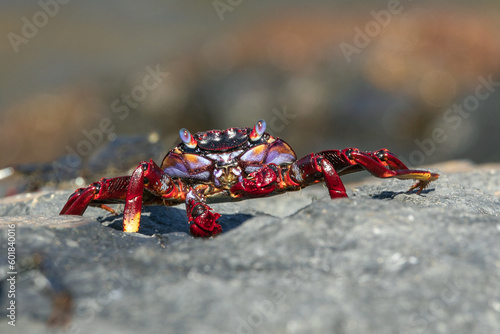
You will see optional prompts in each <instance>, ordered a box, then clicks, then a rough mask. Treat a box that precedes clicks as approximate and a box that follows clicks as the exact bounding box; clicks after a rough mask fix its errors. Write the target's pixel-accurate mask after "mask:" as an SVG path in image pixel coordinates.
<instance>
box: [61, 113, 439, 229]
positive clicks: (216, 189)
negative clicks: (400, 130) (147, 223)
mask: <svg viewBox="0 0 500 334" xmlns="http://www.w3.org/2000/svg"><path fill="white" fill-rule="evenodd" d="M265 129H266V122H265V121H264V120H260V121H258V122H257V124H256V125H255V126H254V127H253V128H229V129H226V130H210V131H205V132H198V133H195V134H193V135H192V134H191V133H189V131H188V130H186V129H181V130H180V132H179V134H180V137H181V139H182V143H180V144H179V145H178V146H177V147H176V148H174V149H173V150H171V151H170V152H168V153H167V155H166V156H165V158H164V159H163V162H162V164H161V167H159V166H158V165H157V164H156V163H155V162H154V161H153V160H150V161H149V162H146V161H143V162H141V163H140V164H139V166H137V168H136V169H135V171H134V172H133V173H132V176H121V177H115V178H110V179H106V178H103V179H101V180H100V181H98V182H94V183H92V184H91V185H90V186H88V187H87V188H80V189H78V190H76V191H75V192H74V193H73V194H72V195H71V196H70V197H69V199H68V202H67V203H66V205H65V206H64V208H63V209H62V211H61V214H67V215H72V214H74V215H82V214H83V213H84V212H85V209H86V208H87V207H88V206H89V205H91V206H99V207H102V208H104V209H107V210H110V211H112V209H110V208H109V207H107V206H106V205H105V204H110V203H119V202H122V203H123V202H125V209H124V213H123V230H124V231H125V232H137V231H138V230H139V225H140V217H141V209H142V205H161V204H163V205H168V206H171V205H177V204H180V203H186V212H187V217H188V220H189V223H190V224H191V226H190V231H191V234H192V235H193V236H197V237H211V236H215V235H217V234H219V233H221V231H222V229H221V226H220V225H219V224H218V223H217V219H218V218H219V217H220V214H218V213H215V212H212V209H211V208H210V207H209V206H208V205H207V204H206V203H214V202H225V201H235V200H242V199H247V198H255V197H265V196H270V195H274V194H279V193H284V192H286V191H293V190H299V189H301V188H304V187H306V186H308V185H310V184H313V183H318V182H325V183H326V186H327V188H328V191H329V193H330V197H331V198H332V199H333V198H339V197H347V194H346V191H345V188H344V185H343V184H342V181H341V180H340V177H339V176H340V175H345V174H349V173H353V172H357V171H361V170H367V171H368V172H370V173H371V174H372V175H374V176H376V177H381V178H390V177H395V178H398V179H414V180H418V182H417V183H416V184H415V185H414V186H413V187H411V188H410V190H409V191H411V190H413V189H416V188H418V189H419V190H418V192H417V194H418V193H420V192H421V191H422V190H423V189H424V188H425V187H426V186H427V185H428V184H429V182H431V181H434V180H436V179H437V178H438V177H439V174H436V173H431V172H429V171H424V170H410V169H408V167H406V166H405V165H404V164H403V163H402V162H401V161H400V160H399V159H398V158H396V157H395V156H394V155H393V154H392V153H390V152H389V151H388V150H386V149H381V150H378V151H374V152H361V151H360V150H358V149H356V148H348V149H343V150H327V151H321V152H318V153H311V154H309V155H306V156H305V157H303V158H301V159H299V160H297V157H296V155H295V152H294V151H293V150H292V148H291V147H290V146H289V145H288V144H287V143H286V142H284V141H283V140H281V139H279V138H275V137H273V136H271V135H270V134H268V133H266V132H265Z"/></svg>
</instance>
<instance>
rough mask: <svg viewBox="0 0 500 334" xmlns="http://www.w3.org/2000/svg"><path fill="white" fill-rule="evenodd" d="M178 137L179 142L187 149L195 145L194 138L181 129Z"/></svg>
mask: <svg viewBox="0 0 500 334" xmlns="http://www.w3.org/2000/svg"><path fill="white" fill-rule="evenodd" d="M179 137H181V140H182V142H183V143H184V145H186V146H187V147H189V148H195V147H196V145H197V143H196V139H194V137H193V136H192V135H191V133H190V132H189V131H188V130H186V129H184V128H182V129H180V130H179Z"/></svg>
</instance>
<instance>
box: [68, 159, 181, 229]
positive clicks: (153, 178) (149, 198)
mask: <svg viewBox="0 0 500 334" xmlns="http://www.w3.org/2000/svg"><path fill="white" fill-rule="evenodd" d="M144 190H147V192H145V191H144ZM145 196H146V197H145ZM164 199H170V200H173V201H174V202H182V201H184V197H183V192H182V185H181V184H180V183H176V182H174V181H173V180H172V179H171V178H170V177H169V176H168V175H167V174H165V173H164V172H163V170H162V169H161V168H160V167H158V165H157V164H156V163H155V162H154V161H153V160H150V161H149V162H146V161H143V162H141V163H140V164H139V166H138V167H137V168H136V169H135V170H134V172H133V173H132V176H122V177H115V178H110V179H101V180H100V181H98V182H94V183H92V184H91V185H90V186H89V187H87V188H80V189H78V190H76V191H75V193H73V194H72V195H71V196H70V197H69V199H68V202H67V203H66V205H65V206H64V207H63V209H62V210H61V213H60V214H62V215H82V214H83V213H84V212H85V210H86V209H87V207H88V206H89V205H91V206H102V204H104V203H118V202H123V201H125V209H124V212H123V231H125V232H137V231H138V230H139V224H140V215H141V211H142V205H143V204H161V203H163V200H164Z"/></svg>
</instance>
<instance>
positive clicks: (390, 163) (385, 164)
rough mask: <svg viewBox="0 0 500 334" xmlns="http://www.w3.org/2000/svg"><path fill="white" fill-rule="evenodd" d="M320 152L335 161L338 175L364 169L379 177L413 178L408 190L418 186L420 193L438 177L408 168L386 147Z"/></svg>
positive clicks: (434, 174)
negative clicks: (415, 181)
mask: <svg viewBox="0 0 500 334" xmlns="http://www.w3.org/2000/svg"><path fill="white" fill-rule="evenodd" d="M320 154H324V155H325V156H328V159H329V160H334V161H336V162H337V164H338V166H336V167H337V168H338V169H339V170H341V172H340V173H339V174H340V175H343V174H348V173H351V172H354V171H358V170H360V167H361V168H362V169H365V170H366V171H368V172H369V173H370V174H372V175H373V176H376V177H380V178H393V177H394V178H397V179H400V180H407V179H413V180H418V182H417V183H416V184H415V185H413V186H412V187H411V188H410V189H409V190H408V191H411V190H413V189H415V188H419V190H418V192H417V193H420V192H421V191H422V190H423V189H424V188H425V187H426V186H427V185H428V184H429V183H430V182H431V181H435V180H437V179H438V177H439V174H437V173H431V172H429V171H423V170H412V169H408V167H406V165H405V164H404V163H403V162H401V161H400V160H399V159H398V158H396V156H394V155H393V154H392V153H390V152H389V151H388V150H386V149H381V150H378V151H375V152H361V151H360V150H358V149H355V148H349V149H344V150H342V151H334V150H332V151H323V152H320Z"/></svg>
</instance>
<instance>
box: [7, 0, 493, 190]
mask: <svg viewBox="0 0 500 334" xmlns="http://www.w3.org/2000/svg"><path fill="white" fill-rule="evenodd" d="M0 6H1V10H0V27H1V31H3V35H4V38H2V42H0V55H1V59H2V61H1V62H0V85H1V89H0V171H3V172H2V173H0V178H4V179H5V178H6V177H5V175H8V174H10V173H11V172H12V170H7V169H5V168H6V167H9V166H17V165H18V164H28V166H27V167H26V165H23V167H20V168H17V170H21V171H24V172H26V173H24V174H23V177H25V175H31V177H32V178H33V175H35V176H34V178H38V179H40V177H39V175H38V174H36V173H35V172H34V171H35V170H38V171H40V170H45V171H46V172H50V173H52V175H51V176H50V177H48V176H46V173H45V172H44V173H45V174H44V175H45V176H44V178H47V179H49V180H54V179H55V180H57V179H61V178H62V179H64V178H65V177H66V175H70V177H76V176H84V177H85V180H84V181H81V180H80V183H82V182H88V181H92V180H90V179H91V178H95V177H96V176H98V177H100V176H109V175H110V173H111V172H109V173H104V172H103V169H102V168H100V167H99V168H97V169H96V167H95V166H96V164H98V165H99V164H100V165H103V166H106V165H107V164H111V165H112V166H114V167H116V165H117V164H118V165H120V166H119V168H114V169H113V170H117V169H118V170H119V172H122V170H126V169H127V168H132V167H134V166H135V165H136V164H137V162H139V161H140V160H142V159H149V158H153V159H154V160H155V161H157V162H160V161H161V158H162V157H163V155H164V153H165V152H166V150H168V149H170V148H172V147H173V146H174V145H175V144H176V143H177V142H178V130H179V129H180V128H181V127H186V128H188V129H190V130H191V131H192V132H195V131H200V130H207V129H213V128H226V127H231V126H253V125H254V124H255V121H256V120H258V119H259V118H264V119H266V121H267V123H268V132H270V133H272V134H273V135H275V136H279V137H282V138H284V139H285V140H287V141H288V142H289V143H290V144H291V145H292V147H294V149H295V150H296V153H297V154H298V155H299V156H302V155H304V154H307V153H310V152H312V151H319V150H322V149H327V148H344V147H358V148H360V149H362V150H374V149H377V148H381V147H387V148H389V149H390V150H391V151H393V152H395V153H396V154H398V156H399V157H400V158H401V159H402V160H403V161H405V162H406V163H407V164H408V165H411V166H414V165H422V164H429V163H434V162H439V161H444V160H449V159H457V158H459V159H463V158H466V159H471V160H473V161H474V162H477V163H482V162H492V161H499V159H500V153H499V152H500V151H499V150H498V143H499V139H500V131H498V130H499V126H498V124H500V113H499V107H498V105H499V104H500V93H499V92H498V91H499V88H500V39H499V38H498V37H499V36H500V4H499V3H498V1H477V2H473V3H472V2H468V1H439V2H435V1H416V2H412V1H405V0H401V1H389V2H388V1H357V2H356V3H355V4H353V3H350V2H347V1H308V2H307V4H306V3H304V2H302V1H282V0H275V1H266V2H265V3H262V2H250V1H243V0H241V1H228V0H220V1H219V0H216V1H189V2H181V1H175V2H169V3H165V2H164V1H158V0H148V1H141V2H140V3H138V2H134V1H107V2H104V3H103V2H97V1H85V2H82V1H71V2H68V3H66V4H64V1H56V0H45V1H43V0H42V1H40V2H35V1H18V0H16V1H14V0H5V1H3V2H2V4H1V5H0ZM116 141H120V142H119V143H117V142H116ZM137 142H140V143H142V144H144V145H145V146H141V145H142V144H141V145H138V144H137V147H138V149H136V150H135V151H134V150H133V147H136V144H134V143H137ZM120 143H121V144H122V146H120V145H119V144H120ZM148 143H150V144H151V145H152V146H147V145H148ZM109 145H111V146H109ZM123 145H125V146H123ZM103 147H104V148H103ZM124 147H125V149H124ZM103 150H104V151H103ZM103 152H104V153H103ZM54 161H56V162H57V163H54ZM91 161H93V162H91ZM92 166H94V167H92ZM23 168H24V169H23ZM33 173H35V174H33ZM2 175H3V176H2ZM4 181H5V180H4ZM26 188H27V189H28V190H29V188H30V187H29V186H27V187H26ZM32 188H36V185H35V186H32ZM0 189H2V187H0ZM5 189H7V190H5ZM5 192H8V187H5V186H4V187H3V193H5ZM14 192H16V191H14ZM0 193H1V191H0Z"/></svg>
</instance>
